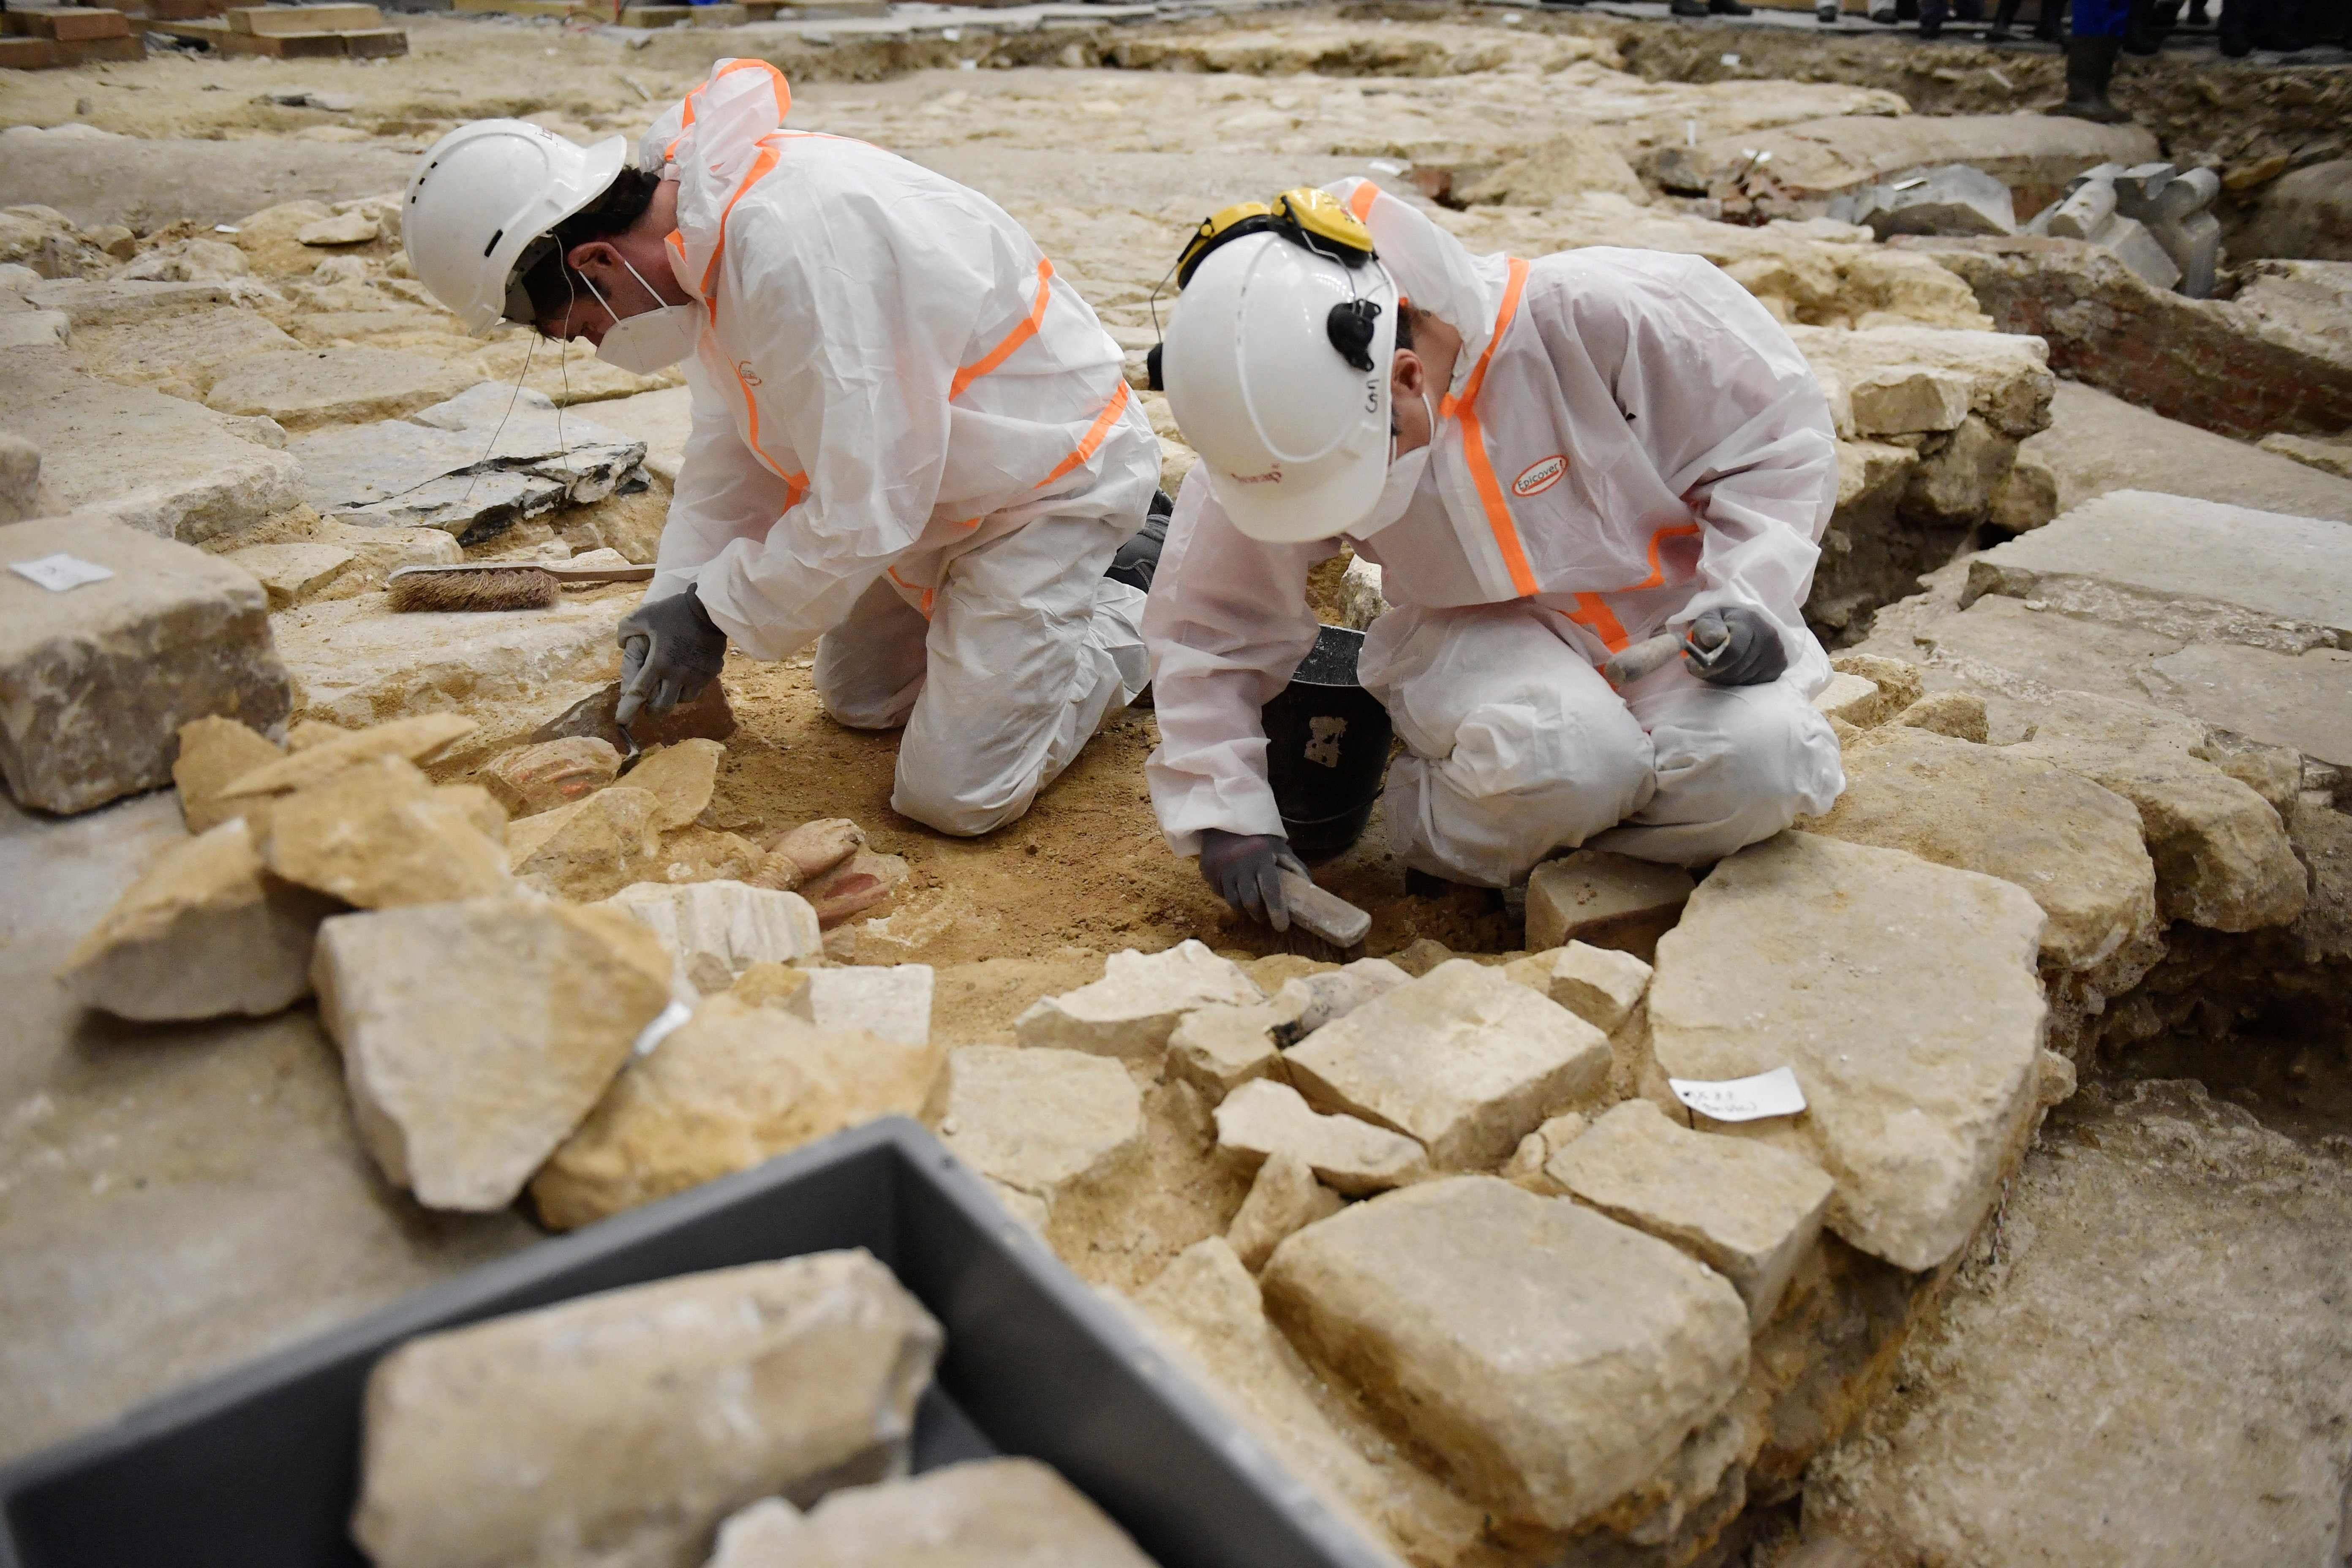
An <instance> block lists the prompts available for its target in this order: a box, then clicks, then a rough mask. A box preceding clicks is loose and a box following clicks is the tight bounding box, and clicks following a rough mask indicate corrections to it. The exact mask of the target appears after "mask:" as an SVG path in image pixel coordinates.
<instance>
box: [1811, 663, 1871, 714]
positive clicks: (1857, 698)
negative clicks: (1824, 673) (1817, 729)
mask: <svg viewBox="0 0 2352 1568" xmlns="http://www.w3.org/2000/svg"><path fill="white" fill-rule="evenodd" d="M1813 707H1814V709H1815V710H1818V711H1819V712H1821V713H1822V714H1823V715H1824V716H1826V717H1828V718H1831V719H1834V720H1837V721H1840V722H1843V723H1847V724H1852V725H1853V726H1854V727H1855V728H1856V729H1867V728H1869V726H1870V724H1871V723H1872V722H1873V721H1874V720H1875V719H1876V718H1877V717H1878V716H1879V714H1880V712H1881V710H1882V709H1883V708H1884V707H1885V702H1884V700H1882V699H1881V698H1880V696H1879V694H1878V688H1877V686H1876V685H1875V684H1874V683H1873V682H1871V681H1867V680H1864V679H1863V678H1862V677H1861V676H1859V675H1848V674H1846V673H1845V672H1844V671H1843V670H1841V671H1839V672H1838V673H1836V674H1834V675H1832V676H1831V677H1830V683H1829V684H1828V685H1827V686H1824V687H1822V689H1820V690H1819V691H1817V692H1815V693H1814V694H1813Z"/></svg>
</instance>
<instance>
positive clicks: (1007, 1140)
mask: <svg viewBox="0 0 2352 1568" xmlns="http://www.w3.org/2000/svg"><path fill="white" fill-rule="evenodd" d="M1142 1137H1143V1097H1142V1096H1141V1095H1140V1094H1139V1093H1138V1092H1137V1090H1136V1087H1135V1084H1134V1082H1133V1080H1131V1079H1129V1077H1128V1076H1127V1069H1126V1068H1123V1067H1121V1066H1120V1065H1119V1064H1118V1062H1115V1061H1112V1060H1110V1059H1108V1058H1104V1057H1098V1056H1090V1055H1087V1054H1085V1053H1082V1052H1077V1051H1059V1050H1053V1049H1048V1048H1030V1049H1023V1048H1019V1047H1008V1046H967V1047H964V1048H963V1049H961V1050H959V1051H955V1052H953V1053H951V1054H950V1056H949V1057H948V1088H947V1110H946V1113H945V1115H944V1116H943V1118H942V1119H941V1121H940V1141H941V1142H945V1143H946V1144H947V1146H948V1147H949V1148H950V1149H951V1150H953V1151H954V1152H955V1154H956V1157H957V1158H958V1159H960V1160H961V1161H963V1162H964V1163H966V1164H968V1165H970V1166H971V1168H972V1169H973V1170H975V1171H977V1172H979V1173H981V1174H982V1175H983V1176H985V1177H987V1178H988V1179H989V1180H991V1181H993V1182H997V1183H1001V1184H1003V1185H1004V1186H1007V1187H1010V1188H1012V1189H1013V1191H1015V1192H1019V1193H1026V1194H1029V1195H1030V1196H1032V1197H1034V1198H1038V1199H1041V1200H1043V1201H1044V1202H1045V1203H1046V1204H1048V1205H1051V1204H1052V1203H1053V1201H1054V1200H1055V1197H1056V1196H1057V1195H1058V1194H1061V1193H1062V1192H1064V1191H1065V1190H1066V1189H1067V1188H1069V1187H1070V1186H1072V1185H1074V1184H1076V1183H1079V1182H1084V1181H1087V1180H1088V1179H1090V1178H1094V1177H1098V1176H1101V1175H1103V1174H1105V1173H1108V1172H1109V1171H1110V1170H1111V1169H1113V1168H1114V1167H1115V1166H1116V1165H1117V1164H1118V1163H1119V1162H1120V1161H1121V1160H1122V1159H1124V1158H1126V1157H1127V1156H1128V1155H1129V1154H1130V1153H1132V1152H1134V1151H1135V1150H1136V1148H1137V1147H1138V1145H1139V1143H1140V1142H1141V1140H1142Z"/></svg>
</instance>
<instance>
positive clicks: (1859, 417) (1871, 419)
mask: <svg viewBox="0 0 2352 1568" xmlns="http://www.w3.org/2000/svg"><path fill="white" fill-rule="evenodd" d="M1969 394H1970V388H1969V380H1968V378H1967V377H1966V376H1963V375H1960V374H1957V373H1955V372H1952V371H1948V370H1933V369H1930V368H1928V367H1927V366H1925V365H1898V366H1895V367H1893V368H1890V369H1885V370H1874V371H1869V372H1866V373H1864V374H1861V375H1858V376H1855V377H1854V378H1853V380H1851V381H1849V382H1848V383H1847V384H1846V395H1847V397H1848V399H1849V400H1850V402H1851V404H1852V406H1853V428H1854V434H1856V435H1858V436H1863V437H1870V436H1909V435H1916V434H1919V433H1921V432H1932V431H1940V430H1954V429H1958V427H1959V424H1960V421H1961V420H1963V419H1966V418H1967V417H1968V416H1969Z"/></svg>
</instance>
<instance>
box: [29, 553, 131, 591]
mask: <svg viewBox="0 0 2352 1568" xmlns="http://www.w3.org/2000/svg"><path fill="white" fill-rule="evenodd" d="M8 570H9V571H11V572H14V573H15V574H16V575H17V576H19V577H22V578H23V579H25V581H26V582H27V583H38V584H40V585H41V586H42V587H44V588H47V590H48V591H49V592H50V593H52V594H63V593H66V592H67V591H68V590H70V589H74V588H79V587H80V586H82V585H83V584H86V583H103V582H105V581H106V580H107V579H108V578H109V577H111V576H113V575H114V573H113V572H112V571H111V570H110V568H107V567H104V566H100V565H99V564H98V563H96V562H92V561H84V560H83V559H82V558H81V557H80V556H79V555H67V554H63V553H59V554H56V555H44V556H42V557H41V558H40V559H38V560H37V561H11V562H10V563H8Z"/></svg>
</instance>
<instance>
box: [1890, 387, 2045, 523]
mask: <svg viewBox="0 0 2352 1568" xmlns="http://www.w3.org/2000/svg"><path fill="white" fill-rule="evenodd" d="M2016 462H2017V440H2016V437H2011V436H2004V435H2002V434H2001V433H2000V431H1998V430H1995V429H1994V428H1993V427H1992V426H1991V425H1990V424H1989V423H1987V422H1986V421H1985V420H1984V419H1983V418H1982V417H1981V416H1978V415H1974V414H1971V415H1969V416H1968V417H1967V418H1966V419H1964V420H1962V421H1961V422H1960V426H1959V428H1958V429H1956V430H1954V431H1953V432H1952V433H1951V435H1950V436H1949V437H1946V438H1945V439H1944V441H1943V442H1942V444H1941V445H1940V446H1934V445H1931V446H1929V447H1927V448H1926V451H1925V456H1924V457H1923V458H1922V460H1921V462H1920V464H1919V466H1918V467H1917V468H1915V469H1913V470H1912V473H1911V477H1910V479H1909V480H1908V481H1907V482H1906V484H1905V486H1904V489H1903V501H1902V512H1903V516H1904V518H1905V520H1906V521H1918V522H1924V523H1933V524H1939V525H1943V526H1947V527H1952V526H1958V525H1960V524H1963V523H1976V522H1981V521H1984V519H1985V518H1986V517H1988V516H1989V515H1990V513H1991V511H1992V505H1993V498H1994V497H1995V496H1996V495H1998V494H1999V493H2000V488H2001V486H2002V485H2003V484H2004V483H2005V482H2006V481H2007V480H2008V479H2009V475H2010V470H2011V468H2012V467H2014V466H2015V464H2016Z"/></svg>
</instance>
